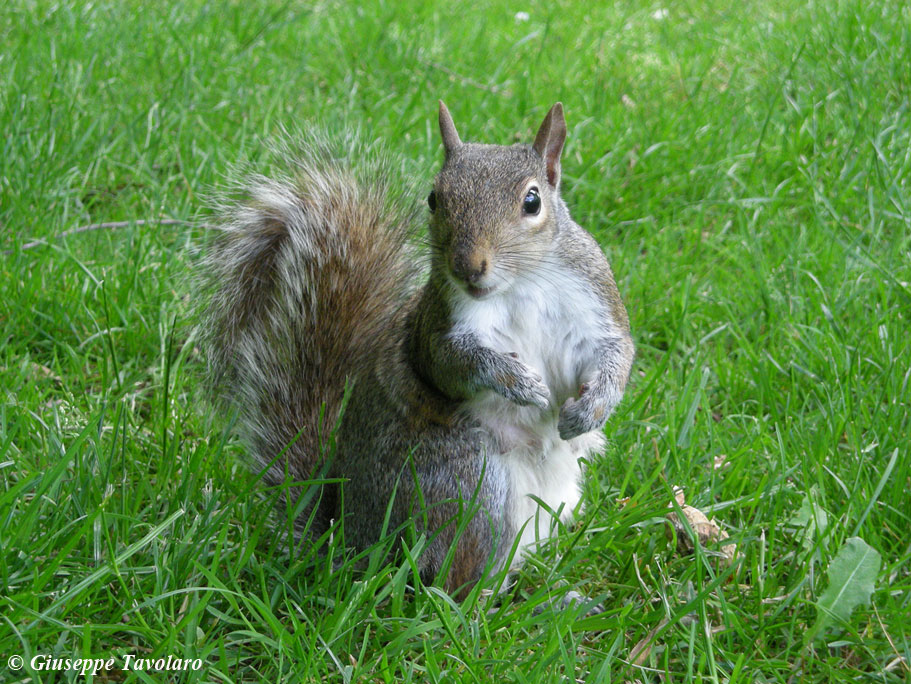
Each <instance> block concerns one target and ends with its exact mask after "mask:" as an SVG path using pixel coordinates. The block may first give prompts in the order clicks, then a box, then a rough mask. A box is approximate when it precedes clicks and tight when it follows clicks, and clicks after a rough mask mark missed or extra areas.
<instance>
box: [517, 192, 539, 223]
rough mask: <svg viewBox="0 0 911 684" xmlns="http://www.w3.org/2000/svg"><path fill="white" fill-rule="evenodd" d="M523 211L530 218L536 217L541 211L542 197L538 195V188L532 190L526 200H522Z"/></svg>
mask: <svg viewBox="0 0 911 684" xmlns="http://www.w3.org/2000/svg"><path fill="white" fill-rule="evenodd" d="M522 211H523V212H524V213H525V214H526V215H528V216H534V215H535V214H537V213H538V212H539V211H541V196H540V195H539V194H538V188H531V189H530V190H529V191H528V194H527V195H525V199H524V200H522Z"/></svg>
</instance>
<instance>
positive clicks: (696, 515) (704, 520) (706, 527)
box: [667, 487, 736, 563]
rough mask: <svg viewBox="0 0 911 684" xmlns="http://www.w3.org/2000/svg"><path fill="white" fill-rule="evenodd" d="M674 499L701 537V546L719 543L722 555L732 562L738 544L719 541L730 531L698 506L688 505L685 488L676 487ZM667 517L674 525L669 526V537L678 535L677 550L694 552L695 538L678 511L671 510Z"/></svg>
mask: <svg viewBox="0 0 911 684" xmlns="http://www.w3.org/2000/svg"><path fill="white" fill-rule="evenodd" d="M674 499H675V500H676V501H677V505H678V506H680V510H681V511H682V512H683V515H684V517H685V518H686V521H687V522H688V523H689V525H690V527H691V528H692V530H693V532H694V533H695V534H696V536H697V537H698V538H699V544H700V546H716V545H717V546H718V550H719V551H720V554H721V556H722V557H723V558H724V559H725V561H726V562H727V563H731V562H732V561H733V560H734V558H735V557H736V545H735V544H721V543H719V542H723V541H724V540H725V539H727V538H728V533H727V532H725V531H724V530H723V529H721V528H720V527H719V526H718V524H717V523H716V522H715V520H714V519H711V520H709V518H708V516H706V514H705V513H703V512H702V511H700V510H699V509H698V508H694V507H693V506H688V505H687V504H686V503H685V501H686V499H685V497H684V493H683V489H681V488H680V487H674ZM668 506H669V507H671V508H672V507H673V504H668ZM667 519H668V520H669V521H670V522H671V525H672V526H673V530H672V529H671V528H670V527H668V528H667V534H668V537H669V538H671V537H672V536H674V535H675V536H676V537H677V550H678V551H679V552H680V553H683V554H691V553H693V552H694V551H695V550H696V547H695V545H694V544H693V539H692V538H691V537H690V535H689V533H688V532H687V529H686V527H685V526H684V524H683V523H682V522H681V521H680V518H679V517H678V515H677V512H676V511H671V512H670V513H668V514H667Z"/></svg>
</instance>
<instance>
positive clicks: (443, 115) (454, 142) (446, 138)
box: [440, 100, 462, 157]
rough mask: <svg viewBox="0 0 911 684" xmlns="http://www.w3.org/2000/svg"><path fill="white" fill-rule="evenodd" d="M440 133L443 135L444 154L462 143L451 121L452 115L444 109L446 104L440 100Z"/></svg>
mask: <svg viewBox="0 0 911 684" xmlns="http://www.w3.org/2000/svg"><path fill="white" fill-rule="evenodd" d="M440 135H442V136H443V149H445V150H446V156H447V157H448V156H449V154H450V153H451V152H452V151H453V150H454V149H455V148H457V147H458V146H459V145H461V144H462V141H461V140H460V139H459V132H458V131H457V130H456V127H455V124H454V123H453V122H452V115H451V114H450V113H449V110H448V109H446V105H444V104H443V101H442V100H440Z"/></svg>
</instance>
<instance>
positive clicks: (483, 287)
mask: <svg viewBox="0 0 911 684" xmlns="http://www.w3.org/2000/svg"><path fill="white" fill-rule="evenodd" d="M440 133H441V134H442V137H443V147H444V148H445V150H446V160H445V162H444V163H443V168H442V169H440V172H439V174H437V177H436V179H435V181H434V185H433V190H432V191H431V192H430V195H429V196H428V197H427V203H428V205H429V207H430V212H431V220H430V237H431V242H432V245H433V249H434V261H435V267H436V268H441V269H444V270H445V272H446V276H447V277H448V279H449V280H451V281H452V282H453V283H454V284H455V285H456V287H458V288H459V289H461V290H462V291H464V292H466V293H468V294H469V295H471V296H472V297H475V298H478V299H481V298H484V297H486V296H488V295H493V294H494V293H496V292H498V291H504V290H506V289H508V288H509V286H510V285H511V284H512V282H513V281H515V280H516V278H517V277H520V276H521V275H522V274H523V271H525V270H528V269H530V268H533V267H534V266H536V265H538V264H539V263H540V262H541V260H542V259H544V258H546V256H547V254H548V253H549V251H550V248H551V243H552V242H553V239H554V236H555V235H556V233H557V230H558V226H559V223H558V212H560V211H561V210H562V208H561V202H560V195H559V186H560V153H561V152H562V151H563V142H564V141H565V140H566V122H565V121H564V119H563V105H562V104H560V103H559V102H558V103H557V104H555V105H554V106H553V107H552V108H551V110H550V111H549V112H548V113H547V116H546V117H545V119H544V123H542V124H541V128H540V129H539V130H538V134H537V136H536V137H535V141H534V143H533V144H531V145H511V146H500V145H481V144H477V143H463V142H462V141H461V139H460V138H459V134H458V132H457V131H456V127H455V124H454V123H453V121H452V116H450V114H449V110H448V109H446V105H444V104H443V103H442V102H440Z"/></svg>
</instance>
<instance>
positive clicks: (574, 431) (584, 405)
mask: <svg viewBox="0 0 911 684" xmlns="http://www.w3.org/2000/svg"><path fill="white" fill-rule="evenodd" d="M608 413H609V411H608V410H607V407H606V405H605V402H604V400H603V399H602V398H601V397H599V396H598V395H597V393H596V392H590V391H586V392H583V394H582V396H581V397H579V398H578V399H575V398H573V397H570V398H569V399H567V400H566V401H565V402H564V404H563V408H561V409H560V419H559V421H558V422H557V430H558V431H559V432H560V438H561V439H564V440H569V439H572V438H573V437H578V436H579V435H583V434H585V433H586V432H591V431H592V430H597V429H599V428H602V427H604V423H606V422H607V416H608Z"/></svg>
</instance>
